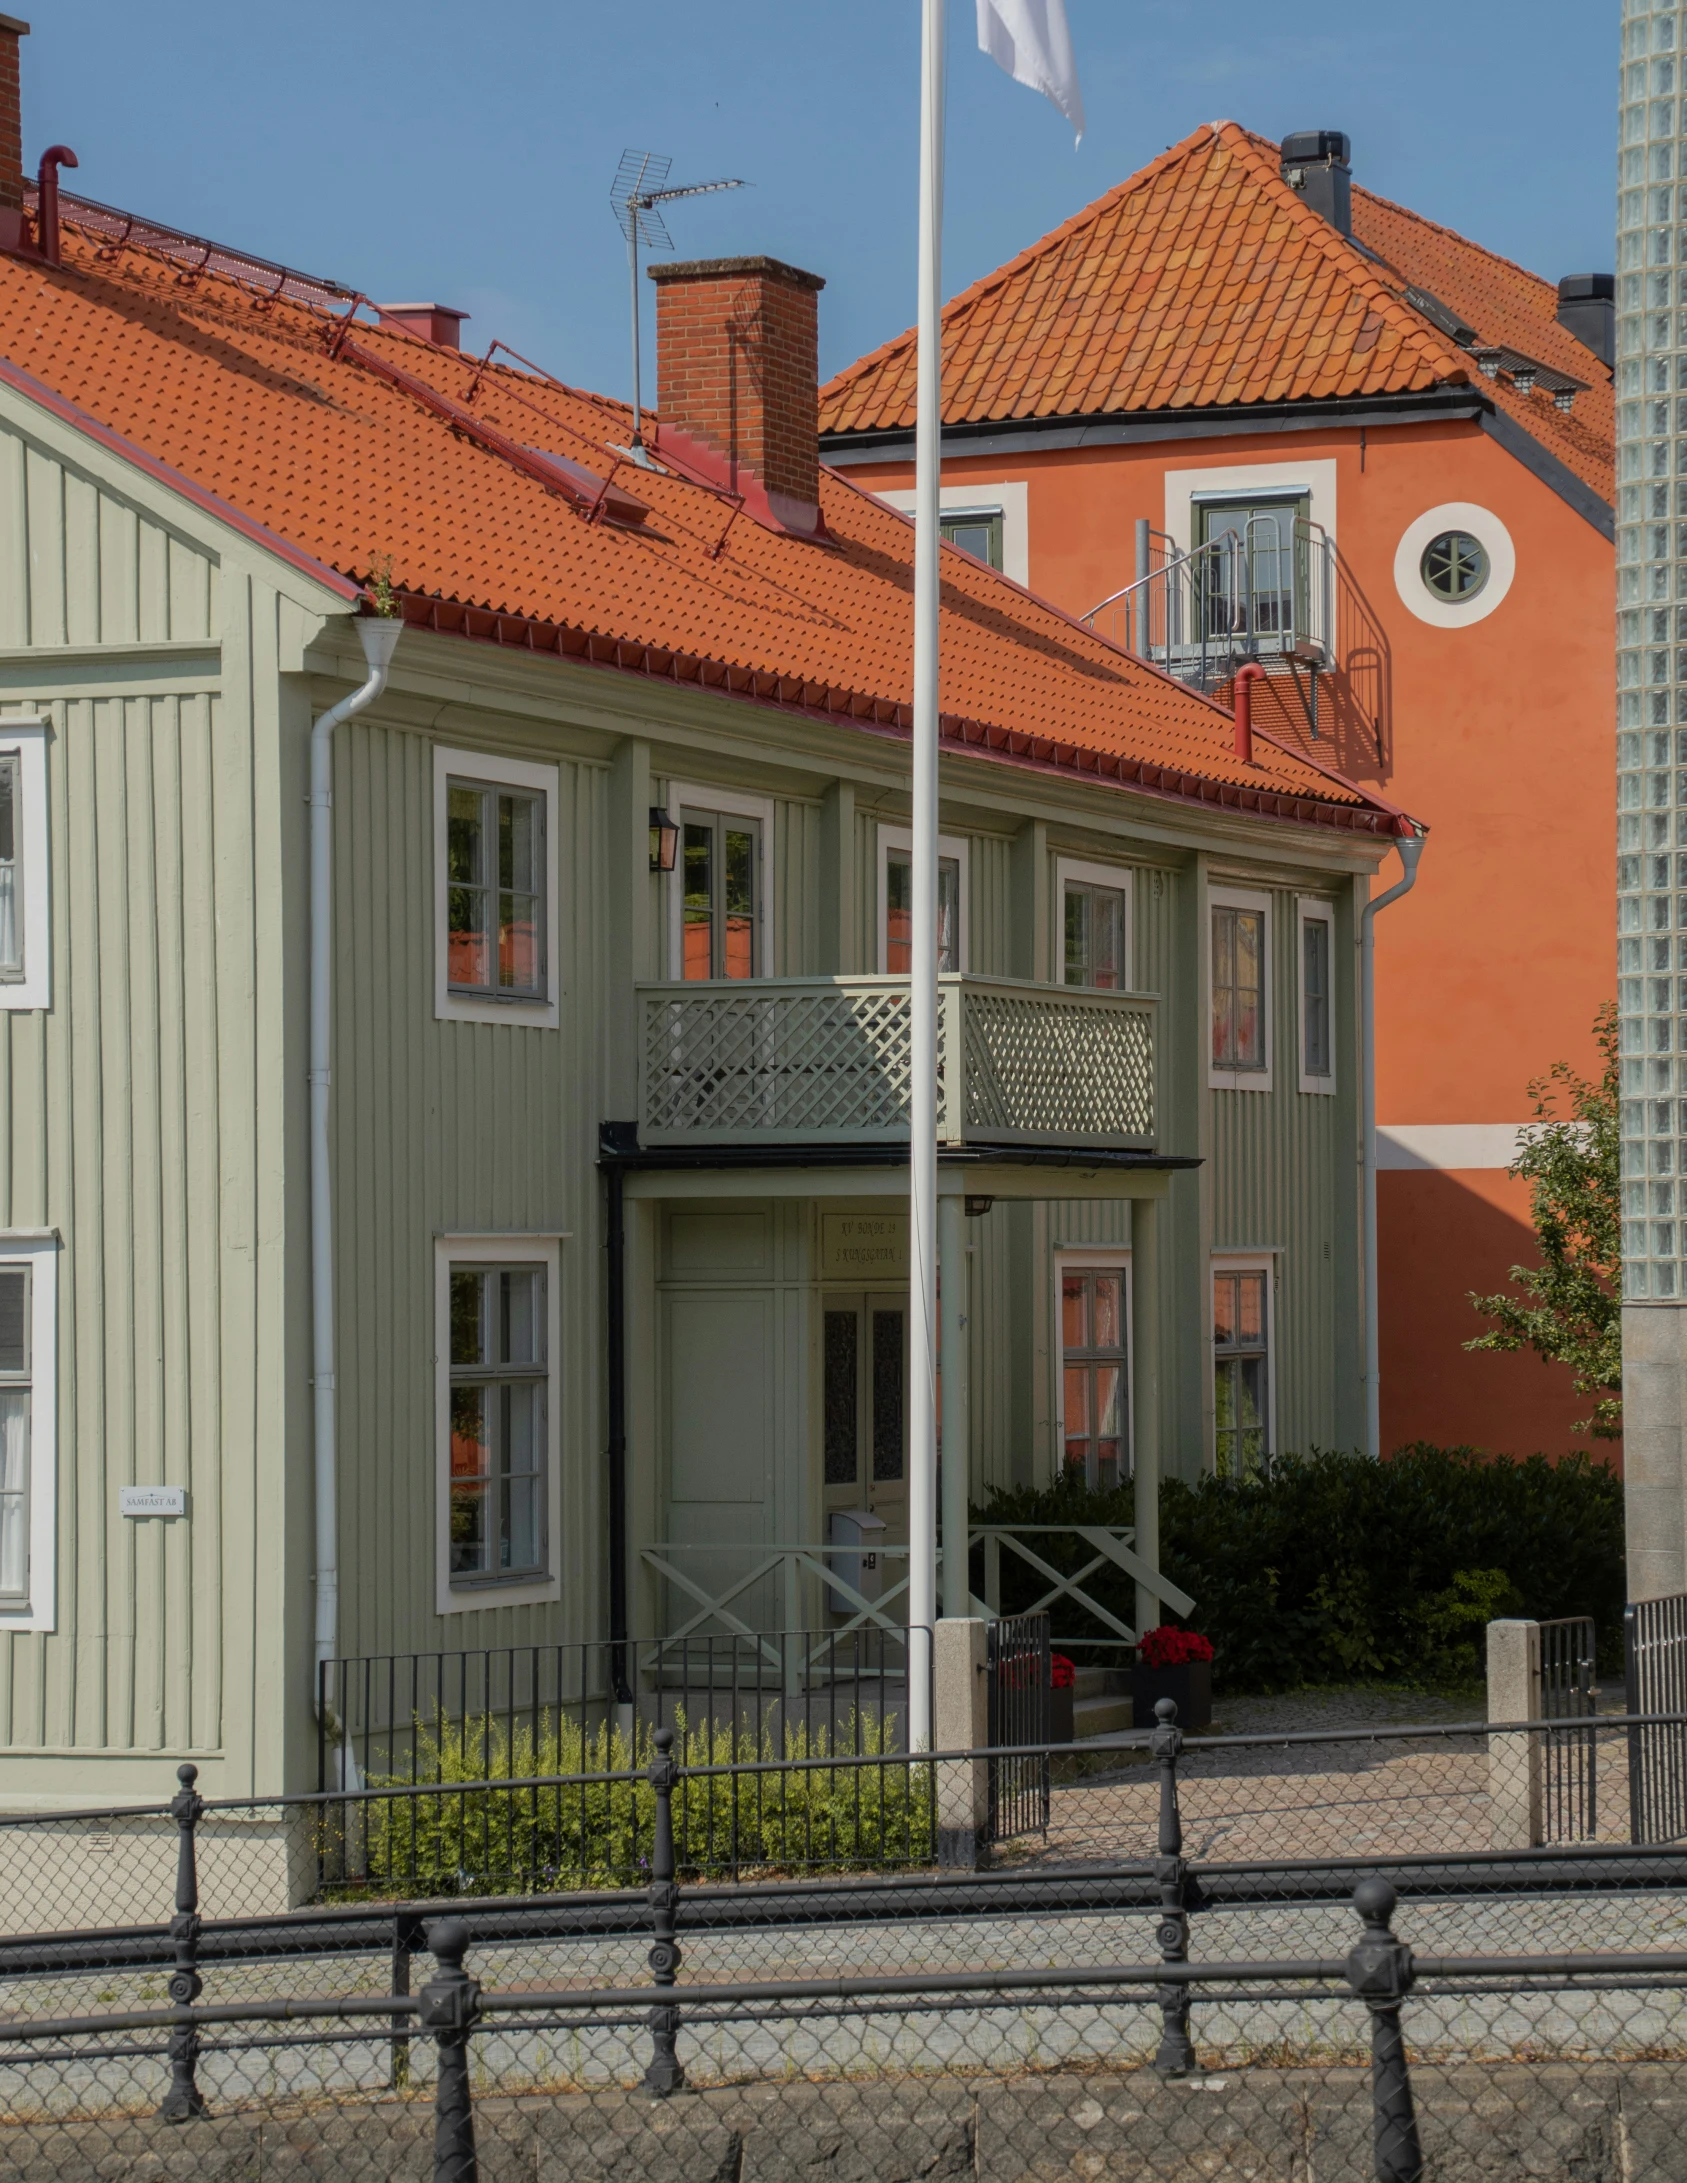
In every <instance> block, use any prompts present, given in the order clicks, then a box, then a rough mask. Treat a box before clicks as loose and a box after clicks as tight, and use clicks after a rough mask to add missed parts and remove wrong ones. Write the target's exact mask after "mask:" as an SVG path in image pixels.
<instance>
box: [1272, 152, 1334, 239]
mask: <svg viewBox="0 0 1687 2183" xmlns="http://www.w3.org/2000/svg"><path fill="white" fill-rule="evenodd" d="M1352 151H1353V147H1352V145H1351V144H1350V143H1349V142H1348V140H1347V138H1346V137H1345V136H1344V135H1343V134H1342V132H1341V131H1340V130H1339V129H1297V130H1296V131H1295V133H1294V135H1293V136H1286V137H1284V139H1283V141H1282V143H1281V144H1280V145H1279V146H1278V148H1277V152H1278V157H1279V159H1280V160H1281V161H1282V175H1283V180H1284V181H1285V182H1287V184H1288V185H1289V187H1290V189H1293V190H1299V192H1300V194H1301V195H1302V196H1303V197H1304V198H1305V199H1306V202H1307V203H1308V205H1310V206H1311V208H1312V210H1313V211H1314V212H1316V213H1319V214H1320V215H1321V216H1322V217H1323V218H1324V219H1326V220H1328V221H1329V223H1330V225H1331V227H1333V228H1334V229H1335V231H1336V233H1337V234H1338V235H1346V236H1347V237H1348V238H1349V239H1350V240H1351V238H1352V234H1353V169H1352V167H1351V166H1350V165H1349V164H1348V162H1349V159H1350V158H1351V155H1352Z"/></svg>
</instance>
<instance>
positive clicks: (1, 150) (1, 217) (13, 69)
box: [0, 15, 29, 250]
mask: <svg viewBox="0 0 1687 2183" xmlns="http://www.w3.org/2000/svg"><path fill="white" fill-rule="evenodd" d="M28 35H29V25H28V24H27V23H25V22H20V21H19V19H18V17H17V16H15V15H0V250H15V249H16V248H17V247H18V244H19V242H20V241H21V240H22V229H23V90H22V86H21V84H20V83H19V80H18V40H19V39H20V38H27V37H28Z"/></svg>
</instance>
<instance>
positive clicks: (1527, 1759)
mask: <svg viewBox="0 0 1687 2183" xmlns="http://www.w3.org/2000/svg"><path fill="white" fill-rule="evenodd" d="M1488 1718H1489V1720H1491V1721H1538V1720H1539V1719H1540V1718H1541V1626H1540V1624H1539V1623H1538V1622H1525V1621H1503V1622H1490V1623H1489V1624H1488ZM1540 1743H1541V1739H1540V1735H1539V1733H1538V1732H1537V1733H1535V1734H1532V1735H1529V1734H1525V1735H1518V1736H1495V1735H1490V1736H1489V1738H1488V1826H1489V1846H1490V1847H1491V1848H1493V1849H1538V1848H1539V1846H1540V1844H1541V1841H1542V1840H1543V1828H1542V1819H1543V1811H1542V1805H1543V1803H1544V1797H1543V1794H1542V1792H1543V1789H1544V1786H1545V1767H1544V1763H1543V1761H1544V1756H1545V1754H1544V1753H1543V1752H1542V1750H1541V1748H1540Z"/></svg>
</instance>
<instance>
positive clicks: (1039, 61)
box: [978, 0, 1084, 143]
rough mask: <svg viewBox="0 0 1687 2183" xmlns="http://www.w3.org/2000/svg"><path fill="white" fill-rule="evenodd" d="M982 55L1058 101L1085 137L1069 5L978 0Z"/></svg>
mask: <svg viewBox="0 0 1687 2183" xmlns="http://www.w3.org/2000/svg"><path fill="white" fill-rule="evenodd" d="M978 50H979V51H980V52H981V53H988V54H989V56H990V58H991V59H992V60H993V61H994V62H995V63H996V65H997V66H998V67H999V68H1005V69H1006V70H1007V72H1008V74H1009V75H1010V76H1011V77H1012V78H1013V80H1014V82H1015V83H1023V84H1025V85H1026V86H1027V87H1028V88H1029V89H1031V90H1033V91H1040V92H1041V93H1042V94H1043V96H1044V98H1046V99H1052V100H1053V101H1054V103H1055V105H1056V106H1058V107H1059V108H1060V111H1061V112H1062V113H1063V114H1064V115H1065V116H1066V118H1067V120H1068V121H1069V122H1070V123H1071V124H1072V127H1073V129H1074V130H1075V131H1076V137H1077V141H1078V142H1080V143H1081V142H1082V141H1083V134H1084V97H1083V93H1082V92H1081V91H1080V90H1079V89H1078V64H1077V62H1076V61H1075V60H1074V59H1073V58H1072V38H1071V33H1070V32H1069V31H1068V30H1067V28H1066V0H978Z"/></svg>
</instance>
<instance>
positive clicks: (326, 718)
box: [310, 615, 404, 1709]
mask: <svg viewBox="0 0 1687 2183" xmlns="http://www.w3.org/2000/svg"><path fill="white" fill-rule="evenodd" d="M356 628H357V634H358V638H359V641H360V642H361V643H362V646H363V657H364V659H365V660H366V661H367V662H368V666H369V679H368V680H367V681H366V682H365V683H364V684H363V686H362V687H361V688H360V689H356V690H354V691H353V692H352V694H351V695H350V697H343V698H342V699H341V700H340V702H339V703H338V704H337V705H336V706H334V707H333V709H332V710H331V711H329V712H325V713H324V714H323V715H322V716H321V718H320V719H319V720H318V721H317V722H316V723H315V725H314V726H313V727H312V729H311V731H310V1317H311V1386H312V1423H313V1432H312V1440H313V1444H314V1447H315V1453H316V1686H317V1687H316V1690H315V1692H314V1693H313V1695H312V1700H311V1703H312V1707H313V1709H314V1708H315V1707H316V1706H317V1705H319V1704H320V1703H321V1695H322V1663H323V1661H324V1660H331V1659H333V1657H334V1648H335V1643H336V1641H337V1638H338V1634H339V1621H340V1550H339V1523H338V1514H337V1510H338V1498H339V1481H338V1474H337V1465H336V1451H335V1447H334V1187H333V1175H332V1171H331V1169H330V1167H329V1160H328V1089H329V1078H328V1060H329V1052H330V1030H331V1025H330V1017H331V1012H332V1007H333V999H334V967H333V965H334V868H333V848H334V843H333V829H334V730H335V729H336V728H337V727H338V726H339V725H340V722H341V721H342V720H349V719H350V718H351V716H352V715H353V713H360V712H361V711H362V710H363V708H364V706H365V705H368V704H371V703H372V702H373V701H374V700H375V699H376V698H377V697H379V696H380V694H381V692H382V690H384V689H385V688H386V682H387V670H388V669H389V668H390V667H391V665H392V655H393V648H394V647H395V646H396V644H397V643H398V640H399V638H400V636H401V635H402V634H403V631H404V624H403V622H401V621H400V620H398V619H397V617H396V616H382V615H365V616H363V617H361V618H360V619H359V620H358V622H357V624H356Z"/></svg>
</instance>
